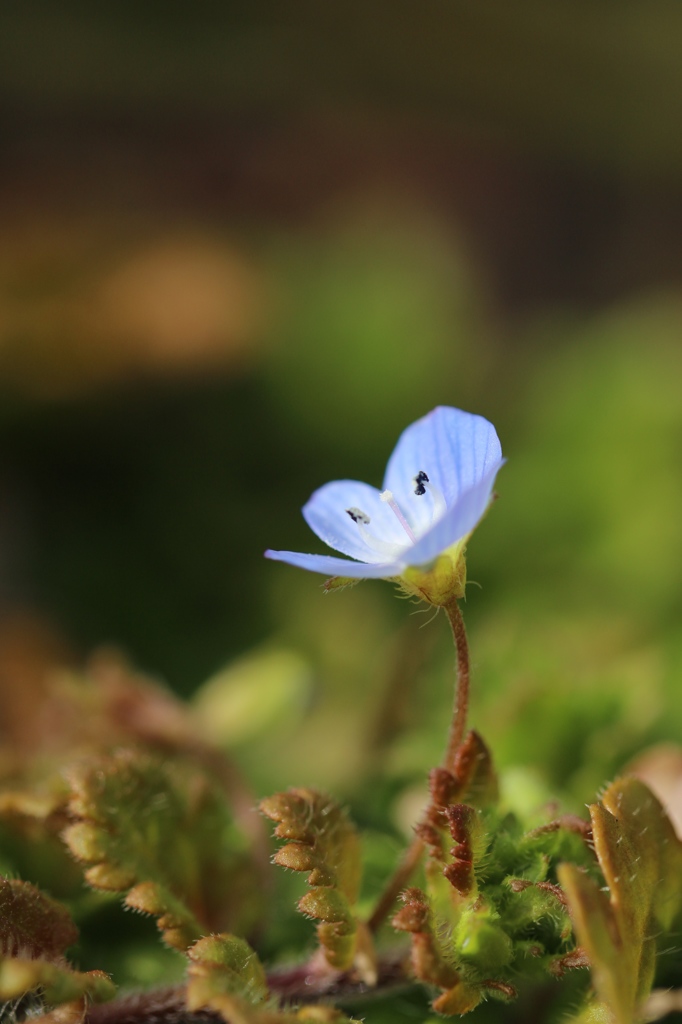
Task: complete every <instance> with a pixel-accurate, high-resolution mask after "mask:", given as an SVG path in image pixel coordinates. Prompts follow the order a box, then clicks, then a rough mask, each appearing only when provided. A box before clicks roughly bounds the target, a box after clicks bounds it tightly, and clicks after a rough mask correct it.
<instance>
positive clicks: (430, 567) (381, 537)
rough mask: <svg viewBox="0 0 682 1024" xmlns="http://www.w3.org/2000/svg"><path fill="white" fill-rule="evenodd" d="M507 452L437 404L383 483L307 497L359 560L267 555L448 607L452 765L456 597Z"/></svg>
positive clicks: (415, 846)
mask: <svg viewBox="0 0 682 1024" xmlns="http://www.w3.org/2000/svg"><path fill="white" fill-rule="evenodd" d="M503 462H504V460H503V458H502V451H501V448H500V442H499V440H498V437H497V434H496V432H495V428H494V427H493V426H492V424H491V423H489V422H488V421H487V420H485V419H483V418H482V417H481V416H474V415H472V414H471V413H467V412H462V410H460V409H452V408H449V407H446V406H439V407H438V408H436V409H434V410H433V411H432V412H430V413H428V415H426V416H424V417H423V418H422V419H420V420H417V422H416V423H413V424H412V425H411V426H409V427H407V429H406V430H405V431H404V432H403V434H402V435H401V437H400V438H399V440H398V444H397V445H396V447H395V450H394V452H393V454H392V455H391V457H390V459H389V461H388V465H387V467H386V474H385V477H384V489H383V490H382V491H378V490H376V489H375V488H373V487H370V486H369V485H368V484H365V483H361V482H359V481H356V480H335V481H333V482H332V483H329V484H325V486H324V487H321V488H320V489H319V490H317V491H315V493H314V494H313V495H312V497H311V498H310V500H309V501H308V503H307V504H306V505H305V506H304V508H303V515H304V517H305V519H306V521H307V522H308V524H309V526H310V527H311V528H312V529H313V530H314V532H315V533H316V534H317V535H318V537H320V539H321V540H323V541H324V542H325V543H326V544H328V545H329V546H330V547H332V548H335V549H336V550H337V551H341V552H342V553H343V554H345V555H348V556H349V557H350V558H351V559H354V561H349V560H347V559H343V558H336V557H331V556H329V555H313V554H310V555H309V554H303V553H301V552H293V551H266V552H265V554H266V557H268V558H273V559H276V560H278V561H283V562H288V563H289V564H290V565H295V566H299V567H300V568H303V569H308V570H310V571H312V572H321V573H325V574H327V575H328V574H330V573H331V574H333V578H332V579H331V580H329V581H328V583H327V589H333V588H334V586H338V585H345V584H348V583H354V582H357V581H358V580H360V579H370V578H373V579H376V578H379V579H388V580H392V581H394V582H396V583H397V584H398V585H399V586H400V588H401V589H402V590H403V591H404V592H405V593H406V594H409V595H411V596H415V597H417V598H419V599H420V600H423V601H426V602H428V603H429V604H432V605H435V606H436V607H439V608H443V609H444V610H445V613H446V615H447V616H448V619H449V622H450V626H451V628H452V635H453V639H454V641H455V649H456V652H457V679H456V684H455V699H454V708H453V715H452V721H451V723H450V731H449V736H448V743H447V748H446V753H445V757H444V759H443V767H444V768H446V769H451V768H452V766H453V765H454V762H455V758H456V755H457V751H458V749H459V747H460V746H461V744H462V741H463V739H464V737H465V733H466V720H467V712H468V705H469V647H468V643H467V637H466V630H465V628H464V620H463V619H462V613H461V612H460V609H459V605H458V601H459V600H460V598H462V597H464V591H465V586H466V561H465V551H466V546H467V542H468V540H469V536H470V535H471V532H472V531H473V530H474V528H475V527H476V526H477V525H478V523H479V522H480V520H481V519H482V517H483V516H484V515H485V512H486V510H487V508H488V505H489V503H490V500H491V495H492V489H493V484H494V482H495V477H496V476H497V473H498V471H499V469H500V467H501V466H502V464H503ZM422 852H423V843H422V840H421V839H420V838H419V837H415V839H414V840H413V842H412V844H411V845H410V847H409V849H408V850H407V851H406V853H405V856H404V858H403V860H402V862H401V863H400V865H399V866H398V868H397V870H396V872H395V874H394V876H393V878H392V879H391V880H390V881H389V883H388V885H387V886H386V889H385V890H384V893H383V894H382V896H381V897H380V899H379V902H378V904H377V906H376V908H375V910H374V912H373V914H372V915H371V917H370V919H369V922H368V924H369V927H370V930H372V931H376V929H377V928H378V927H379V926H380V925H381V924H382V923H383V921H384V920H385V919H386V917H387V915H388V914H389V913H390V911H391V908H392V906H393V904H394V902H395V900H396V898H397V896H398V894H399V893H400V891H401V889H402V888H403V887H404V886H405V884H406V883H407V881H408V879H409V877H410V875H411V874H412V872H413V871H414V869H415V868H416V866H417V865H418V863H419V860H420V858H421V855H422Z"/></svg>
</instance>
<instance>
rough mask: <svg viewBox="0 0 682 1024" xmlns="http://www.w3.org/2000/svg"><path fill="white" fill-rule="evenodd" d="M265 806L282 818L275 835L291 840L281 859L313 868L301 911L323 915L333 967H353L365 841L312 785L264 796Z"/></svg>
mask: <svg viewBox="0 0 682 1024" xmlns="http://www.w3.org/2000/svg"><path fill="white" fill-rule="evenodd" d="M260 808H261V811H262V812H263V814H265V815H266V817H268V818H270V819H271V820H272V821H275V822H276V823H277V827H276V828H275V835H276V836H277V838H278V839H286V840H287V843H286V845H284V846H282V847H281V848H280V849H279V850H278V851H277V853H276V854H275V856H274V861H275V863H276V864H280V865H281V866H282V867H286V868H291V869H292V870H294V871H307V872H308V879H307V881H308V885H309V886H310V890H309V892H307V893H306V894H305V895H304V896H303V897H302V898H301V900H300V901H299V904H298V907H299V910H300V911H301V912H302V913H304V914H306V915H307V916H308V917H314V918H317V919H318V920H320V922H321V923H320V924H319V925H318V926H317V933H318V938H319V940H320V945H321V946H322V949H323V952H324V956H325V959H326V960H327V963H328V964H329V965H330V967H334V968H336V969H337V970H347V969H348V968H349V967H350V966H351V964H352V963H353V959H354V956H355V952H356V944H357V922H356V920H355V917H354V915H353V910H352V907H353V905H354V904H355V902H356V900H357V897H358V890H359V886H360V872H361V864H360V844H359V840H358V836H357V832H356V830H355V827H354V826H353V825H352V824H351V822H350V821H349V819H348V817H347V815H346V813H345V811H343V810H342V809H341V808H340V807H339V806H338V804H336V803H334V801H333V800H331V799H330V798H329V797H327V796H324V795H322V794H321V793H317V792H315V791H314V790H312V789H291V790H289V791H287V792H286V793H277V794H276V795H275V796H272V797H269V798H267V799H266V800H263V801H262V803H261V805H260Z"/></svg>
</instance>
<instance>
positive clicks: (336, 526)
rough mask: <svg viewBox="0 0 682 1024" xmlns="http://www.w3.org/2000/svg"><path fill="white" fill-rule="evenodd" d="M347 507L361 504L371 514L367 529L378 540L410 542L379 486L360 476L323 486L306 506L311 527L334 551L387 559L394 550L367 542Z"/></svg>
mask: <svg viewBox="0 0 682 1024" xmlns="http://www.w3.org/2000/svg"><path fill="white" fill-rule="evenodd" d="M348 508H359V509H361V510H362V511H363V512H364V513H366V515H368V516H369V518H370V524H369V526H367V527H366V532H368V533H370V534H372V536H374V537H376V538H377V539H378V540H380V541H383V542H384V543H388V544H395V545H397V546H398V547H400V548H405V547H406V546H407V545H408V544H409V542H410V541H409V537H408V536H407V534H406V533H405V531H404V530H403V528H402V527H401V525H400V523H399V522H398V520H397V518H396V516H395V515H394V513H393V512H392V511H391V509H390V508H389V506H388V505H387V504H386V503H385V502H384V501H382V500H381V498H380V496H379V491H378V490H377V489H376V487H370V485H369V484H364V483H361V482H360V481H359V480H333V481H332V482H331V483H329V484H325V485H324V487H320V488H319V490H317V491H315V493H314V494H313V495H312V497H311V498H310V500H309V501H308V502H307V504H306V505H305V506H304V507H303V515H304V517H305V520H306V522H307V523H308V526H309V527H310V528H311V530H313V531H314V532H315V533H316V534H317V536H318V537H319V538H320V540H323V541H324V542H325V544H328V545H329V547H330V548H334V550H335V551H342V552H343V554H344V555H349V556H350V558H358V559H360V561H362V562H377V563H379V562H385V561H386V559H387V557H389V558H390V557H391V554H389V553H387V552H386V551H385V550H384V551H383V552H382V551H377V550H375V549H374V548H371V547H370V546H369V545H368V544H367V543H366V542H365V540H364V538H363V535H362V532H361V531H360V529H359V528H358V524H357V523H354V522H353V520H352V519H351V517H350V516H349V515H348V513H347V512H346V509H348Z"/></svg>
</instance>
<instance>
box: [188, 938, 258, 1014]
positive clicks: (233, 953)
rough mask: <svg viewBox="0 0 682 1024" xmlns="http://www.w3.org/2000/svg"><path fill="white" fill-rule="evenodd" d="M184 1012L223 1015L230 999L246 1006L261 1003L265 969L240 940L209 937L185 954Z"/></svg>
mask: <svg viewBox="0 0 682 1024" xmlns="http://www.w3.org/2000/svg"><path fill="white" fill-rule="evenodd" d="M187 955H188V956H189V959H190V966H189V970H188V975H189V979H188V983H187V1008H188V1009H189V1010H190V1011H191V1012H195V1011H197V1010H200V1009H204V1008H209V1009H213V1010H216V1011H217V1012H218V1013H221V1012H223V1009H224V1008H225V1006H226V1005H228V1004H229V1002H230V1001H231V999H232V997H233V996H238V997H240V998H243V999H245V1000H246V1001H247V1002H248V1003H252V1004H254V1005H255V1004H258V1003H262V1002H263V1001H264V1000H265V999H266V998H267V996H268V984H267V980H266V977H265V969H264V967H263V965H262V964H261V962H260V960H259V959H258V956H257V955H256V953H254V951H253V950H252V949H251V947H250V946H249V944H248V942H246V941H245V940H244V939H240V938H237V936H235V935H211V936H208V937H207V938H204V939H200V940H199V941H198V942H196V943H195V944H194V945H193V946H192V947H191V948H190V949H189V950H188V951H187Z"/></svg>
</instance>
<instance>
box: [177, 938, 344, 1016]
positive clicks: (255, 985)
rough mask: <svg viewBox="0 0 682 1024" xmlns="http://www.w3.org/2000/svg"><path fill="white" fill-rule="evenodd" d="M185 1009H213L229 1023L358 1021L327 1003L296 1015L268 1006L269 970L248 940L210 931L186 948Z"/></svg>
mask: <svg viewBox="0 0 682 1024" xmlns="http://www.w3.org/2000/svg"><path fill="white" fill-rule="evenodd" d="M188 956H189V959H190V966H189V972H188V973H189V979H188V984H187V997H186V998H187V1009H188V1011H189V1012H190V1013H198V1012H199V1011H200V1010H212V1011H213V1012H214V1013H218V1014H220V1016H221V1017H222V1018H223V1020H225V1021H227V1022H228V1024H294V1022H296V1024H297V1022H299V1021H303V1020H308V1021H318V1022H320V1024H323V1022H329V1024H354V1022H352V1021H350V1020H349V1019H348V1018H347V1017H345V1016H344V1015H343V1014H342V1013H340V1012H339V1011H338V1010H335V1009H333V1008H332V1007H329V1006H308V1007H305V1008H304V1009H302V1010H299V1011H298V1012H296V1013H293V1012H292V1013H289V1012H286V1011H280V1010H278V1009H276V1008H273V1007H270V1006H267V1005H264V1004H265V1002H266V1000H267V999H268V985H267V979H266V976H265V970H264V968H263V965H262V964H261V962H260V960H259V959H258V956H257V955H256V953H254V951H253V950H252V949H251V947H250V946H249V944H248V942H245V941H244V939H240V938H237V936H235V935H211V936H208V937H206V938H204V939H200V940H199V942H197V943H195V944H194V945H193V946H192V947H191V949H189V950H188Z"/></svg>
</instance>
